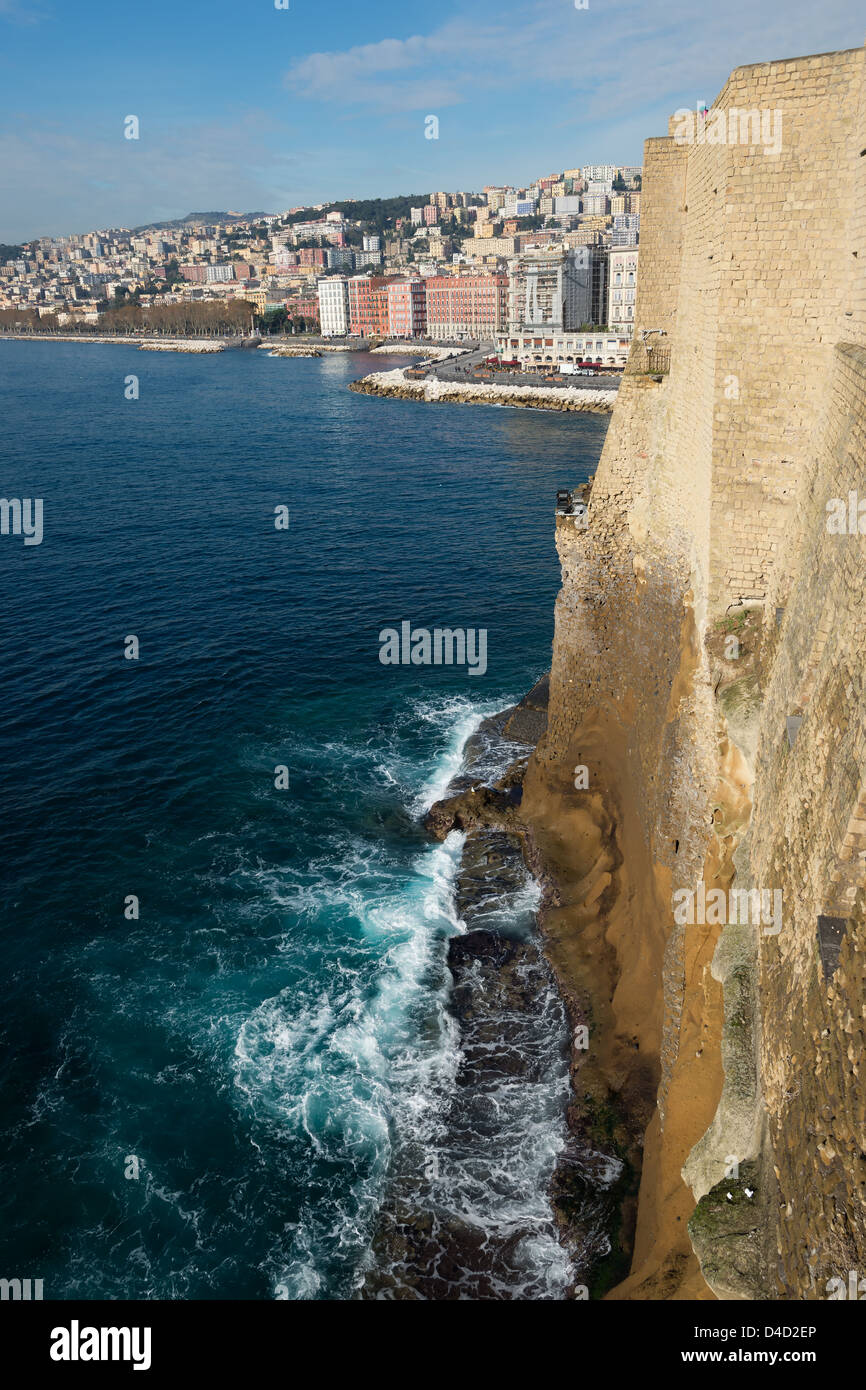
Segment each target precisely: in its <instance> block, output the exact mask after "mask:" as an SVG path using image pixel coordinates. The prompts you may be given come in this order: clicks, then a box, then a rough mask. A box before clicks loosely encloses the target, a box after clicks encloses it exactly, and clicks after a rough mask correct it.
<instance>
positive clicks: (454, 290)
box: [426, 274, 508, 341]
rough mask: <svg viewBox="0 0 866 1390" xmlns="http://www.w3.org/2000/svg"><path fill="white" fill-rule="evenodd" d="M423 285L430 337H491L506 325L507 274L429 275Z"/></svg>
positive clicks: (449, 338)
mask: <svg viewBox="0 0 866 1390" xmlns="http://www.w3.org/2000/svg"><path fill="white" fill-rule="evenodd" d="M426 283H427V332H428V333H429V335H430V337H431V338H437V339H448V340H452V339H454V340H457V341H461V340H462V339H466V338H472V339H483V338H493V337H494V336H495V335H496V334H497V333H498V332H500V331H501V330H502V329H503V328H504V327H505V326H506V324H507V322H508V276H507V275H501V274H496V275H432V276H430V278H429V279H428V280H427V282H426Z"/></svg>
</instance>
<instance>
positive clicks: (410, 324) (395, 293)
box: [388, 275, 427, 338]
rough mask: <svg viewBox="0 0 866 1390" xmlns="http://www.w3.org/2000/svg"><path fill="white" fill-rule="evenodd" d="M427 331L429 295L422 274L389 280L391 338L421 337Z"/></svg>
mask: <svg viewBox="0 0 866 1390" xmlns="http://www.w3.org/2000/svg"><path fill="white" fill-rule="evenodd" d="M426 332H427V295H426V293H425V290H424V281H423V280H422V279H421V276H420V275H413V276H411V277H410V278H409V279H407V280H390V281H389V282H388V336H389V338H421V337H423V336H424V335H425V334H426Z"/></svg>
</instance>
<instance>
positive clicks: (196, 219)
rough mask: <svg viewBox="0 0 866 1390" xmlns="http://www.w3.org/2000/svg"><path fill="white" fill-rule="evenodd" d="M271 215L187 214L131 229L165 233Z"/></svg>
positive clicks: (260, 213)
mask: <svg viewBox="0 0 866 1390" xmlns="http://www.w3.org/2000/svg"><path fill="white" fill-rule="evenodd" d="M273 216H274V214H273V213H268V212H188V213H187V215H186V217H175V218H174V220H173V221H168V222H142V223H141V225H140V226H139V227H133V228H132V230H133V232H159V231H166V230H168V228H169V227H189V226H195V225H196V224H197V223H214V222H250V221H252V220H254V219H255V218H256V217H273Z"/></svg>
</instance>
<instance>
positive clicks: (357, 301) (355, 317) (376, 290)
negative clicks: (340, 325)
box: [349, 275, 390, 338]
mask: <svg viewBox="0 0 866 1390" xmlns="http://www.w3.org/2000/svg"><path fill="white" fill-rule="evenodd" d="M389 331H390V327H389V320H388V281H387V280H386V279H385V278H384V277H383V276H380V275H356V276H354V277H353V278H352V279H351V280H350V281H349V332H350V333H351V334H353V335H355V336H357V337H359V338H370V337H377V338H385V337H387V336H388V333H389Z"/></svg>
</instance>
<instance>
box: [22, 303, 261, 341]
mask: <svg viewBox="0 0 866 1390" xmlns="http://www.w3.org/2000/svg"><path fill="white" fill-rule="evenodd" d="M255 320H256V314H255V310H254V308H253V306H252V304H250V303H249V302H248V301H247V300H245V299H228V300H208V301H207V302H206V303H192V304H152V305H149V306H147V307H143V306H142V305H141V304H138V303H136V302H135V301H132V300H131V301H130V302H129V303H127V304H120V305H116V306H112V307H108V308H106V309H105V311H104V312H103V313H101V314H100V315H99V318H98V320H97V322H96V323H82V322H80V321H78V322H75V321H69V322H66V323H59V322H58V320H57V315H56V314H45V315H43V316H41V317H40V315H39V314H38V313H37V312H36V310H35V309H0V331H4V332H7V333H9V332H24V333H80V334H82V335H83V336H86V335H87V334H103V333H104V334H117V335H118V336H126V335H129V334H137V335H142V334H153V335H154V336H155V337H172V338H175V337H176V338H211V337H235V336H238V335H242V334H246V333H249V332H250V331H251V330H252V329H253V327H254V325H255Z"/></svg>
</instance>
